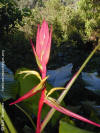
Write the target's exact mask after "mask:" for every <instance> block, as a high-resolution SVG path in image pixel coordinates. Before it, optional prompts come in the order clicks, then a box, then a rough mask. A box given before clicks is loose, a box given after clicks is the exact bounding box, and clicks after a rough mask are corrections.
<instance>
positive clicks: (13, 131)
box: [0, 103, 17, 133]
mask: <svg viewBox="0 0 100 133" xmlns="http://www.w3.org/2000/svg"><path fill="white" fill-rule="evenodd" d="M0 114H1V115H2V118H1V119H2V120H3V121H4V122H5V123H6V125H7V127H8V129H9V131H10V133H17V131H16V129H15V128H14V126H13V124H12V122H11V120H10V118H9V116H8V114H7V112H6V110H5V108H4V104H3V103H0ZM4 126H5V125H4ZM4 128H5V127H4Z"/></svg>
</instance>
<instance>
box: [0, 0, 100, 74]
mask: <svg viewBox="0 0 100 133" xmlns="http://www.w3.org/2000/svg"><path fill="white" fill-rule="evenodd" d="M99 12H100V1H99V0H27V1H25V0H16V1H15V0H9V1H8V0H1V1H0V49H5V50H6V55H5V60H6V64H7V65H8V67H10V68H11V69H12V70H13V72H15V71H16V69H18V68H20V67H28V68H32V65H35V63H34V62H35V61H34V57H33V55H32V50H31V47H30V45H29V39H30V38H33V42H34V43H35V38H36V31H37V24H41V23H42V21H43V19H46V20H47V21H48V23H49V26H51V25H52V26H53V37H52V43H53V45H52V52H51V53H53V54H51V58H50V59H51V60H53V59H54V58H56V55H57V54H58V53H59V51H60V50H61V49H62V48H63V50H62V51H64V50H65V51H66V50H67V48H68V47H71V46H74V47H78V48H80V49H81V50H82V49H84V48H85V49H86V50H91V48H93V47H94V45H97V42H98V39H99V35H100V13H99ZM26 53H27V55H26ZM23 55H24V56H23ZM51 60H50V61H51ZM16 61H18V62H17V63H15V62H16ZM25 62H27V64H25ZM11 64H12V65H11Z"/></svg>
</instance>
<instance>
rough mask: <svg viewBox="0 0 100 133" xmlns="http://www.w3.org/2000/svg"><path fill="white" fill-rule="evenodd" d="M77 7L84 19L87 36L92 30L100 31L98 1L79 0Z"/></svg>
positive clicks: (99, 3) (99, 6)
mask: <svg viewBox="0 0 100 133" xmlns="http://www.w3.org/2000/svg"><path fill="white" fill-rule="evenodd" d="M78 9H79V12H80V14H81V16H82V18H83V19H84V21H85V32H86V33H87V35H88V37H90V36H91V34H92V33H93V32H100V23H98V22H100V13H99V12H100V1H96V0H80V1H79V2H78Z"/></svg>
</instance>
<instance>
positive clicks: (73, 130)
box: [59, 121, 93, 133]
mask: <svg viewBox="0 0 100 133" xmlns="http://www.w3.org/2000/svg"><path fill="white" fill-rule="evenodd" d="M59 133H93V132H89V131H86V130H82V129H80V128H78V127H75V126H73V125H71V124H68V123H67V122H64V121H60V126H59Z"/></svg>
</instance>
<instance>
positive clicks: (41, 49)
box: [31, 20, 52, 73]
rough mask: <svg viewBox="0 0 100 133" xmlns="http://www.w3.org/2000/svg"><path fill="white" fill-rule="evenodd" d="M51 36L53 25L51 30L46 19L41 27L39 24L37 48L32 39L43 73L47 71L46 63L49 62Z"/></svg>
mask: <svg viewBox="0 0 100 133" xmlns="http://www.w3.org/2000/svg"><path fill="white" fill-rule="evenodd" d="M51 36H52V27H51V29H50V32H49V28H48V24H47V22H46V21H45V20H44V21H43V23H42V26H41V28H40V26H39V25H38V30H37V38H36V49H35V48H34V45H33V43H32V40H31V45H32V48H33V52H34V54H35V57H36V61H37V64H38V66H39V68H40V71H41V72H42V73H43V72H45V71H46V65H47V63H48V60H49V56H50V48H51Z"/></svg>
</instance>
